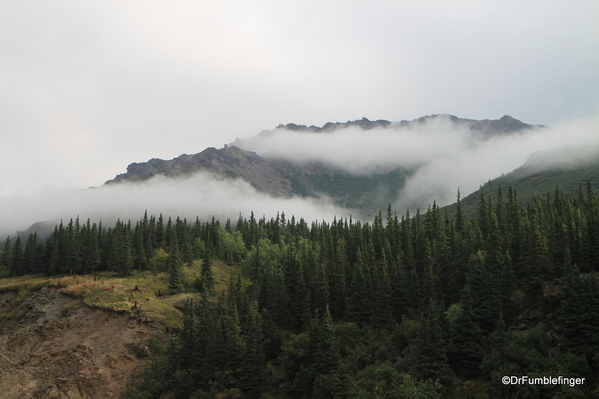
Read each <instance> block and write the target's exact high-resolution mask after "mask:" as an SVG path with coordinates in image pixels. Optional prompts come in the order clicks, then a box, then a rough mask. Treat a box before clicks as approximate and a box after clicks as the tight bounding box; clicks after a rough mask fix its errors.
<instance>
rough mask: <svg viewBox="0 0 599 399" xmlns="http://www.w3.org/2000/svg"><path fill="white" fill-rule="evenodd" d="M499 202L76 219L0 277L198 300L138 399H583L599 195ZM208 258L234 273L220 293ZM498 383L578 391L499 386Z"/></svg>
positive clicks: (12, 243) (592, 340)
mask: <svg viewBox="0 0 599 399" xmlns="http://www.w3.org/2000/svg"><path fill="white" fill-rule="evenodd" d="M495 198H496V200H494V201H491V200H490V196H488V195H486V194H485V193H484V192H481V194H480V198H479V201H478V208H477V215H476V217H474V218H467V217H464V215H463V212H462V209H461V203H460V199H459V195H458V203H457V208H456V211H455V216H454V217H452V218H449V217H448V216H447V215H445V214H443V213H442V211H441V210H440V208H439V207H438V206H437V205H436V204H433V205H432V206H431V207H429V209H428V210H427V212H426V213H425V214H420V213H419V212H417V213H416V214H415V215H413V216H411V215H409V214H406V215H405V216H401V217H399V216H398V215H397V214H396V213H394V212H393V210H392V209H391V208H390V207H389V208H388V209H387V212H386V215H385V216H383V214H382V213H381V212H379V214H378V215H377V216H376V217H375V218H374V220H373V222H372V223H363V222H360V221H353V220H352V219H351V218H350V219H349V220H348V219H340V220H333V221H332V222H331V223H327V222H316V221H315V222H311V223H310V224H308V223H307V222H306V221H305V220H303V219H300V220H299V221H298V220H296V219H295V218H294V217H292V218H291V219H287V218H286V217H285V215H284V214H280V215H279V216H277V217H276V218H272V219H270V220H266V219H264V218H262V219H256V218H254V215H253V214H252V215H251V216H250V218H249V220H248V219H245V218H243V217H241V216H240V218H239V220H238V221H237V223H236V224H235V226H233V224H232V223H231V221H230V220H227V221H226V223H225V224H224V226H222V225H221V223H220V222H219V221H218V220H215V219H214V218H213V219H212V220H211V221H209V222H202V221H200V220H196V221H195V222H193V223H189V222H188V221H187V220H185V219H183V220H182V219H180V218H176V219H175V221H172V219H170V218H169V219H168V220H167V221H166V222H165V221H164V220H163V218H162V216H159V217H158V218H156V217H155V216H148V215H147V214H145V215H144V216H143V218H142V219H140V220H139V221H137V222H136V223H135V225H133V224H132V223H131V222H127V223H125V222H122V221H119V222H117V223H116V225H115V226H113V227H108V228H106V227H104V226H102V224H101V223H100V224H95V223H93V224H92V223H91V222H89V221H88V222H87V223H84V224H80V222H79V220H77V219H76V220H71V221H69V223H68V224H63V223H61V224H60V225H59V226H56V227H55V229H54V232H53V233H52V234H51V235H50V237H49V238H48V239H47V240H45V241H41V240H38V238H37V236H36V234H35V233H34V234H32V235H30V236H29V237H28V238H27V239H26V240H22V239H21V238H20V237H16V238H15V239H14V240H11V239H10V238H7V239H6V241H5V244H4V248H3V251H2V255H1V256H0V268H1V269H0V271H1V272H2V273H3V275H4V276H5V277H6V276H8V275H11V276H17V275H24V274H30V273H41V274H47V275H56V274H88V273H96V272H100V271H112V272H115V273H118V274H120V275H122V276H127V275H129V274H132V273H136V272H137V271H143V270H151V271H153V272H156V273H158V272H168V275H169V287H170V290H171V294H178V293H181V292H184V291H196V290H197V291H199V294H198V295H197V299H195V300H193V301H191V300H189V301H188V302H187V305H186V311H185V318H184V327H183V329H182V331H181V332H180V333H179V334H178V335H177V336H176V338H175V339H173V340H171V343H170V346H169V348H168V351H166V354H163V355H162V356H156V357H155V359H154V362H153V363H151V364H150V366H149V367H148V368H147V370H146V371H145V372H144V373H143V375H141V376H139V377H138V378H139V383H138V384H137V385H135V387H132V388H131V389H130V390H129V391H128V392H127V394H126V396H127V397H130V398H159V397H161V395H163V394H165V393H167V392H170V393H171V394H173V395H174V397H176V398H188V397H190V398H212V397H231V398H232V397H245V398H273V397H281V398H286V397H289V398H291V397H295V398H332V397H357V398H362V397H363V398H367V397H368V398H442V397H456V398H459V397H478V398H487V397H493V398H514V397H521V398H583V397H591V396H592V395H593V393H594V392H596V391H597V389H599V385H598V384H597V381H599V378H598V377H599V355H598V353H599V314H598V313H597V312H599V284H598V281H597V277H596V272H597V271H598V270H599V195H597V194H596V193H595V192H594V191H593V189H592V187H591V185H590V184H589V185H588V186H587V188H586V189H581V190H580V193H579V195H578V196H577V197H572V196H569V195H565V194H563V193H562V192H560V191H559V189H556V190H555V191H554V192H552V193H551V194H548V195H547V196H545V197H539V196H537V197H535V198H533V200H532V201H531V202H530V203H528V204H526V205H525V204H523V203H521V202H520V201H519V200H518V196H517V193H516V192H515V190H513V189H511V188H510V189H509V190H507V192H503V191H502V190H501V188H499V190H498V192H497V194H496V197H495ZM23 241H25V242H23ZM194 259H203V269H202V277H201V279H199V280H198V281H194V282H186V281H184V278H183V273H182V272H181V268H182V267H183V266H184V264H185V263H188V262H191V261H192V260H194ZM211 259H219V260H222V261H223V262H225V263H227V264H229V265H232V266H237V268H238V270H239V272H238V273H237V274H236V275H234V276H232V277H231V280H230V283H229V286H228V288H227V289H226V291H225V293H224V294H221V295H217V294H216V293H215V291H214V290H213V286H214V277H213V275H212V270H211V267H210V265H211V262H210V260H211ZM197 291H196V292H197ZM503 376H517V377H521V376H529V377H530V378H534V377H558V376H563V377H566V378H568V379H574V378H580V379H582V378H584V379H585V380H584V383H582V384H575V383H572V384H565V385H557V384H554V385H539V384H537V385H531V384H521V385H504V384H503V383H502V377H503ZM569 381H570V380H569ZM572 381H574V380H572ZM579 381H582V380H579Z"/></svg>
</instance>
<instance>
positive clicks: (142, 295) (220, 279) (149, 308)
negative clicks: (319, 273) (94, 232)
mask: <svg viewBox="0 0 599 399" xmlns="http://www.w3.org/2000/svg"><path fill="white" fill-rule="evenodd" d="M212 268H213V272H214V275H215V278H216V286H215V291H216V293H219V292H221V291H223V290H224V288H225V287H226V285H227V282H228V280H229V276H230V275H231V274H232V273H233V271H234V268H233V267H230V266H227V265H225V264H224V263H222V262H220V261H213V263H212ZM200 270H201V261H196V262H193V263H192V264H191V265H188V266H185V267H183V272H184V274H185V279H186V280H187V282H188V285H189V286H192V285H193V281H194V280H195V279H196V278H197V277H199V276H200ZM46 285H51V286H54V287H57V288H58V289H59V290H60V291H61V292H62V293H64V294H66V295H72V296H76V297H80V298H82V299H83V302H84V303H85V304H86V305H88V306H91V307H96V308H102V309H108V310H113V311H117V312H129V313H131V314H134V312H135V309H134V307H135V304H136V302H137V306H138V307H141V312H142V313H141V315H142V317H144V318H145V317H147V318H148V319H149V320H155V321H157V322H159V323H162V324H164V325H167V326H171V327H181V326H182V322H181V320H182V313H181V311H180V310H178V309H177V308H176V307H175V305H176V304H179V303H182V302H183V301H184V300H185V299H186V298H188V297H191V298H195V297H198V295H199V294H197V293H184V294H178V295H168V273H166V272H163V273H158V274H152V273H151V272H148V271H146V272H138V273H135V274H133V275H131V276H129V277H116V276H114V274H111V273H101V274H97V275H85V276H73V277H42V276H31V275H30V276H21V277H14V278H5V279H0V294H1V293H10V292H12V293H14V295H12V297H11V298H8V299H9V302H8V304H7V305H6V306H4V307H3V308H0V320H2V319H5V318H9V317H12V315H14V314H15V313H16V312H17V311H18V310H19V309H20V307H21V306H23V302H24V301H25V299H27V297H28V296H29V295H30V294H31V293H32V292H34V291H37V290H39V289H41V288H42V287H44V286H46Z"/></svg>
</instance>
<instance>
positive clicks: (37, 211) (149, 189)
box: [0, 173, 349, 236]
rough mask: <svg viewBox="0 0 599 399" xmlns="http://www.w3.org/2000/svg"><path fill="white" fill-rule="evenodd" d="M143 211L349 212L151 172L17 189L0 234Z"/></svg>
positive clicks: (313, 215)
mask: <svg viewBox="0 0 599 399" xmlns="http://www.w3.org/2000/svg"><path fill="white" fill-rule="evenodd" d="M145 210H147V211H148V214H149V215H158V214H160V213H162V214H163V215H164V217H165V218H166V217H168V216H171V217H176V216H180V217H182V218H183V217H186V218H187V219H188V221H194V220H195V218H196V216H198V217H199V218H200V220H209V219H210V218H211V217H212V216H215V217H216V218H217V219H219V220H221V222H223V223H224V221H225V220H226V219H227V218H230V219H231V221H232V222H233V223H235V222H236V221H237V219H238V217H239V215H240V214H241V215H242V216H243V217H246V218H249V216H250V212H254V215H255V217H256V218H260V217H262V216H265V217H266V218H267V219H268V218H271V217H275V216H276V214H277V212H284V213H285V215H286V217H287V219H290V218H291V216H292V215H295V217H296V219H298V220H299V218H300V217H303V218H304V219H306V220H307V221H312V220H323V219H325V220H328V221H331V220H332V219H333V217H335V216H337V217H344V216H349V212H348V211H347V210H345V209H342V208H338V207H336V206H334V205H333V204H332V203H331V202H330V201H328V200H326V199H303V198H290V199H283V198H274V197H272V196H270V195H268V194H264V193H261V192H258V191H256V189H255V188H253V187H252V186H251V185H250V184H248V183H246V182H243V181H241V180H221V179H217V178H215V177H214V176H212V175H210V174H207V173H198V174H195V175H193V176H191V177H188V178H185V179H171V178H166V177H164V176H156V177H154V178H152V179H150V180H148V181H145V182H142V183H134V184H115V185H110V186H102V187H99V188H92V189H87V190H79V189H74V188H71V189H56V188H44V189H42V190H39V191H30V192H27V193H24V192H21V193H18V194H12V195H10V196H5V197H4V198H1V199H0V218H1V219H0V220H2V225H1V226H0V234H2V236H5V235H7V234H14V233H15V232H16V231H17V230H21V231H22V230H25V229H27V228H28V227H29V226H31V225H32V224H34V223H36V222H43V221H46V222H49V223H50V224H56V223H59V222H60V220H61V219H62V220H64V221H68V220H69V219H70V218H75V217H77V216H79V218H80V220H81V221H82V222H84V221H86V220H87V219H88V218H90V219H91V220H92V221H96V222H97V221H100V220H101V221H103V222H104V223H105V224H111V223H114V222H115V221H116V220H117V218H120V219H121V220H129V219H131V220H132V221H135V220H138V219H139V218H141V217H142V216H143V213H144V211H145Z"/></svg>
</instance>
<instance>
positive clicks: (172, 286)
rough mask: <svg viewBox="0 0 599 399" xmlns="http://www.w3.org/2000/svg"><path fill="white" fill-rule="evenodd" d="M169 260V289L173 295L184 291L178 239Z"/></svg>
mask: <svg viewBox="0 0 599 399" xmlns="http://www.w3.org/2000/svg"><path fill="white" fill-rule="evenodd" d="M168 260H169V273H170V275H169V281H168V288H169V291H170V293H171V294H173V295H175V294H180V293H182V292H183V270H182V267H183V265H182V263H181V260H180V258H179V248H178V246H177V242H176V241H175V242H174V243H173V245H172V249H171V253H170V254H169V256H168Z"/></svg>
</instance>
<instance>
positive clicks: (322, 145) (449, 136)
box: [234, 117, 599, 211]
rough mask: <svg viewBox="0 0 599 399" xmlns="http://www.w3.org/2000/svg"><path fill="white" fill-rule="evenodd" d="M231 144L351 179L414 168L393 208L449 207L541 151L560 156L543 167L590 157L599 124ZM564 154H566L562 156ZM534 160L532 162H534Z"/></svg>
mask: <svg viewBox="0 0 599 399" xmlns="http://www.w3.org/2000/svg"><path fill="white" fill-rule="evenodd" d="M234 144H235V145H238V146H240V147H241V148H244V149H247V150H250V151H255V152H257V153H258V154H259V155H260V156H263V157H266V158H279V157H282V158H287V159H290V160H293V161H295V162H298V163H301V162H311V161H324V162H328V163H330V164H331V165H334V166H336V167H338V168H341V169H343V170H346V171H348V172H350V173H353V174H370V173H374V172H377V171H385V170H389V169H392V168H409V169H415V170H416V172H415V173H414V174H413V175H412V176H411V177H410V178H408V179H407V181H406V185H405V187H404V189H403V190H402V191H401V192H400V195H399V197H398V198H397V201H396V202H395V207H396V209H398V210H399V211H403V210H405V208H412V210H415V208H417V207H419V208H421V209H426V207H427V206H428V205H429V204H431V203H432V202H433V201H434V200H436V201H437V203H438V204H439V205H446V204H450V203H452V202H454V201H455V198H456V192H457V190H458V187H459V188H460V190H461V193H462V195H467V194H469V193H471V192H473V191H475V190H477V189H478V188H479V186H480V185H481V184H483V183H485V182H486V181H488V180H489V179H494V178H496V177H499V176H500V175H501V174H504V173H509V172H511V171H512V170H514V169H516V168H518V167H520V166H522V165H523V164H524V163H525V162H526V161H527V159H529V157H531V155H532V154H535V153H537V152H539V151H555V150H557V149H562V151H561V152H560V154H563V156H561V155H560V156H558V157H553V158H551V157H550V158H549V159H547V157H544V158H543V159H544V161H543V162H544V164H545V167H549V166H551V165H552V164H555V165H557V164H560V163H561V164H563V163H564V162H566V161H567V162H573V161H574V160H576V159H578V158H587V159H588V158H589V156H590V155H589V154H588V152H589V150H588V149H589V148H592V147H594V146H597V145H599V118H594V119H586V120H580V121H576V122H570V123H565V124H561V125H558V126H555V127H546V128H536V129H531V130H525V131H522V132H519V133H515V134H510V135H495V136H484V135H481V134H480V133H475V132H472V131H471V130H469V129H467V128H466V127H464V126H460V125H456V124H454V123H452V122H451V120H450V119H449V118H448V117H439V118H434V119H432V120H430V121H429V122H427V123H424V124H420V125H413V126H411V127H401V126H400V125H399V124H392V125H389V127H387V128H377V129H372V130H367V131H365V130H362V129H359V128H345V129H339V130H336V131H334V132H329V133H324V132H323V133H306V132H298V131H291V130H287V129H276V130H275V131H273V132H269V131H266V132H263V133H262V134H261V135H259V136H257V137H255V138H251V139H238V140H237V141H236V142H235V143H234ZM566 149H567V150H566ZM533 158H534V157H533Z"/></svg>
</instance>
